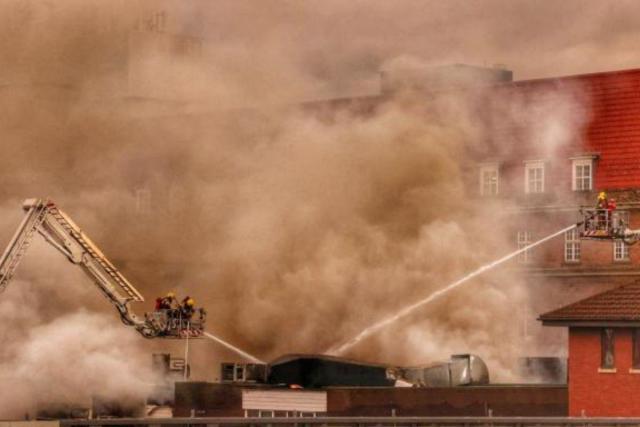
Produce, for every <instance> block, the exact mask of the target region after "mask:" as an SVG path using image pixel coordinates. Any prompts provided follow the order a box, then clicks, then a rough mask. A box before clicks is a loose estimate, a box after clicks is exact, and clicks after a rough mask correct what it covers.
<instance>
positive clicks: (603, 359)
mask: <svg viewBox="0 0 640 427" xmlns="http://www.w3.org/2000/svg"><path fill="white" fill-rule="evenodd" d="M607 335H609V337H607ZM609 350H610V352H611V361H610V362H611V363H609V361H608V360H607V353H608V351H609ZM600 369H603V370H615V369H616V334H615V329H614V328H602V329H601V330H600Z"/></svg>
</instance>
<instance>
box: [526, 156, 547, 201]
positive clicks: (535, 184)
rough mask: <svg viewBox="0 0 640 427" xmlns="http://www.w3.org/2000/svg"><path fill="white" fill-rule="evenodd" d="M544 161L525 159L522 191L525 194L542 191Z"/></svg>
mask: <svg viewBox="0 0 640 427" xmlns="http://www.w3.org/2000/svg"><path fill="white" fill-rule="evenodd" d="M544 181H545V162H544V160H525V162H524V192H525V194H533V193H544Z"/></svg>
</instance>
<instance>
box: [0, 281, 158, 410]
mask: <svg viewBox="0 0 640 427" xmlns="http://www.w3.org/2000/svg"><path fill="white" fill-rule="evenodd" d="M16 282H17V283H14V288H13V289H11V290H9V291H7V292H6V294H5V295H4V298H3V301H2V302H1V303H0V308H1V309H2V313H3V315H4V316H5V318H6V319H7V322H6V323H7V324H8V325H10V327H9V328H6V330H5V329H4V328H3V331H2V336H1V337H2V342H3V343H5V345H3V346H2V350H1V351H0V360H1V361H2V362H1V363H0V382H1V383H2V394H1V395H0V396H1V398H0V414H1V415H2V416H3V417H12V418H13V417H21V416H23V415H24V414H29V413H33V411H34V410H35V409H37V408H40V409H43V408H55V407H56V406H57V407H62V406H68V407H77V406H79V405H82V406H84V407H89V406H90V405H91V401H90V400H89V399H90V398H91V397H94V396H96V397H100V396H107V397H108V398H116V397H117V399H119V400H120V401H122V402H127V401H129V402H131V401H140V402H143V401H144V399H145V398H146V395H147V394H148V393H149V391H150V390H151V387H152V384H153V375H152V374H151V372H150V363H149V359H150V357H149V355H148V354H146V353H144V352H141V351H140V350H139V349H138V348H137V343H136V340H137V337H136V336H135V335H134V334H132V333H131V332H130V331H126V330H123V329H122V328H119V327H118V325H117V324H114V323H113V319H111V318H109V317H108V316H105V315H103V314H99V313H89V312H87V311H85V310H77V311H75V312H72V313H68V314H60V315H59V316H58V317H56V318H55V319H54V320H52V321H48V322H44V321H43V320H42V316H41V315H40V310H41V309H43V306H45V305H46V304H48V303H43V302H39V297H40V295H41V292H40V291H37V290H35V289H34V287H33V286H30V284H29V283H25V282H22V281H16ZM6 343H11V344H9V345H7V344H6Z"/></svg>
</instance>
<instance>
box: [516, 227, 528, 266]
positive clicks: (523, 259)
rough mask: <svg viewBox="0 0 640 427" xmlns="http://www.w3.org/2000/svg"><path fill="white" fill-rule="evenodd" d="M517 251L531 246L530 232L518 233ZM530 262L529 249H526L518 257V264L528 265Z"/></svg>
mask: <svg viewBox="0 0 640 427" xmlns="http://www.w3.org/2000/svg"><path fill="white" fill-rule="evenodd" d="M517 240H518V249H522V248H524V247H526V246H529V245H530V244H531V232H530V231H518V238H517ZM529 261H531V249H528V250H526V251H524V252H522V253H521V254H520V255H518V262H520V263H528V262H529Z"/></svg>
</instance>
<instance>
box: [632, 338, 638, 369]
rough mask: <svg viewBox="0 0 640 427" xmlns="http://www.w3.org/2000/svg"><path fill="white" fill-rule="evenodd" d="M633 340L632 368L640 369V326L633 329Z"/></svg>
mask: <svg viewBox="0 0 640 427" xmlns="http://www.w3.org/2000/svg"><path fill="white" fill-rule="evenodd" d="M631 341H632V346H633V348H632V351H631V353H632V355H631V369H640V328H634V329H632V330H631Z"/></svg>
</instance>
